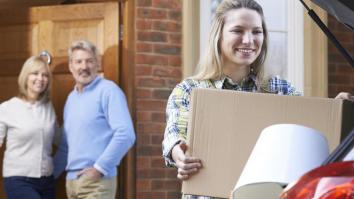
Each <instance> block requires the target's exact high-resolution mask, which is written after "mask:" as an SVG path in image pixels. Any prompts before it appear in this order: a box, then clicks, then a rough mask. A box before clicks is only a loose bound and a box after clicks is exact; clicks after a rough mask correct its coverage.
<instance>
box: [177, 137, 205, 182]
mask: <svg viewBox="0 0 354 199" xmlns="http://www.w3.org/2000/svg"><path fill="white" fill-rule="evenodd" d="M186 150H187V144H186V143H185V142H181V143H179V144H177V145H176V146H174V147H173V148H172V159H173V160H174V161H175V162H176V165H177V168H178V170H177V178H178V179H180V180H187V179H188V178H189V177H190V176H191V175H193V174H195V173H197V172H198V171H199V169H201V168H202V161H201V160H200V159H199V158H195V157H189V156H186V155H185V152H186Z"/></svg>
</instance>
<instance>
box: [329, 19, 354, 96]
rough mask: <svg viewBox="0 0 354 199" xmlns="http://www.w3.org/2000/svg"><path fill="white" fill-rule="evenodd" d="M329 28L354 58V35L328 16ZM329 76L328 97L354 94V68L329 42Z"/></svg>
mask: <svg viewBox="0 0 354 199" xmlns="http://www.w3.org/2000/svg"><path fill="white" fill-rule="evenodd" d="M328 27H329V29H330V30H331V32H332V33H333V34H334V35H335V37H336V38H337V40H338V41H339V42H340V43H341V44H342V45H343V47H344V48H345V49H346V50H347V51H348V53H349V54H350V55H351V56H352V57H353V58H354V33H353V32H352V31H350V30H349V29H348V28H347V27H345V26H344V25H343V24H341V23H339V22H338V21H337V20H336V19H335V18H334V17H332V16H328ZM328 76H329V77H328V97H335V96H336V95H337V94H338V93H339V92H341V91H345V92H350V93H352V94H354V68H352V67H351V66H350V65H349V64H348V62H347V61H346V60H345V58H344V57H343V56H342V55H341V54H340V52H339V51H338V50H337V48H336V47H335V46H334V45H333V44H332V43H331V42H330V41H328Z"/></svg>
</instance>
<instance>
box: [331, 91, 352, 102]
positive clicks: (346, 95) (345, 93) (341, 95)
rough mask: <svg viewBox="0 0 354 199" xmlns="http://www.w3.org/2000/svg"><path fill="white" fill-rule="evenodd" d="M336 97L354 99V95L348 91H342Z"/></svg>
mask: <svg viewBox="0 0 354 199" xmlns="http://www.w3.org/2000/svg"><path fill="white" fill-rule="evenodd" d="M335 99H342V100H350V101H354V96H353V95H352V94H350V93H347V92H340V93H339V94H338V95H337V96H336V97H335Z"/></svg>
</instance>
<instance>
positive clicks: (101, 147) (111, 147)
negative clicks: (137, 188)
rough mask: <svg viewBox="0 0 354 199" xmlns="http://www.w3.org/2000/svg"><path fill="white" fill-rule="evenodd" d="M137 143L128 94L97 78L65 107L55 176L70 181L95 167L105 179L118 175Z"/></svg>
mask: <svg viewBox="0 0 354 199" xmlns="http://www.w3.org/2000/svg"><path fill="white" fill-rule="evenodd" d="M134 142H135V133H134V129H133V124H132V120H131V117H130V114H129V110H128V106H127V102H126V99H125V96H124V93H123V92H122V91H121V89H120V88H119V87H118V86H117V85H116V84H115V83H113V82H112V81H109V80H106V79H103V78H101V77H99V76H98V77H96V79H95V80H93V81H92V82H91V83H90V84H89V85H87V86H85V87H84V90H83V92H81V93H79V92H78V91H77V90H76V89H74V90H73V91H72V92H71V93H70V94H69V96H68V98H67V101H66V104H65V107H64V128H63V135H62V140H61V143H60V146H59V148H58V151H57V153H56V155H55V158H54V176H55V177H58V176H59V175H60V173H61V172H62V171H63V170H64V167H65V170H66V171H67V177H66V178H67V179H76V178H77V176H76V173H77V172H78V171H80V170H81V169H84V168H87V167H95V168H96V169H97V170H99V171H100V172H101V173H102V174H103V175H104V177H105V178H109V177H113V176H116V175H117V168H116V167H117V165H119V163H120V161H121V159H122V158H123V157H124V155H125V154H126V153H127V152H128V150H129V148H130V147H131V146H132V145H133V144H134Z"/></svg>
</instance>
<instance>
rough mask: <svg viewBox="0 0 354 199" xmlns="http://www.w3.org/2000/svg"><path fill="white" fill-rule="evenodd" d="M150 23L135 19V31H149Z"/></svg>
mask: <svg viewBox="0 0 354 199" xmlns="http://www.w3.org/2000/svg"><path fill="white" fill-rule="evenodd" d="M151 28H152V21H148V20H145V19H137V20H136V29H137V30H151Z"/></svg>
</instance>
